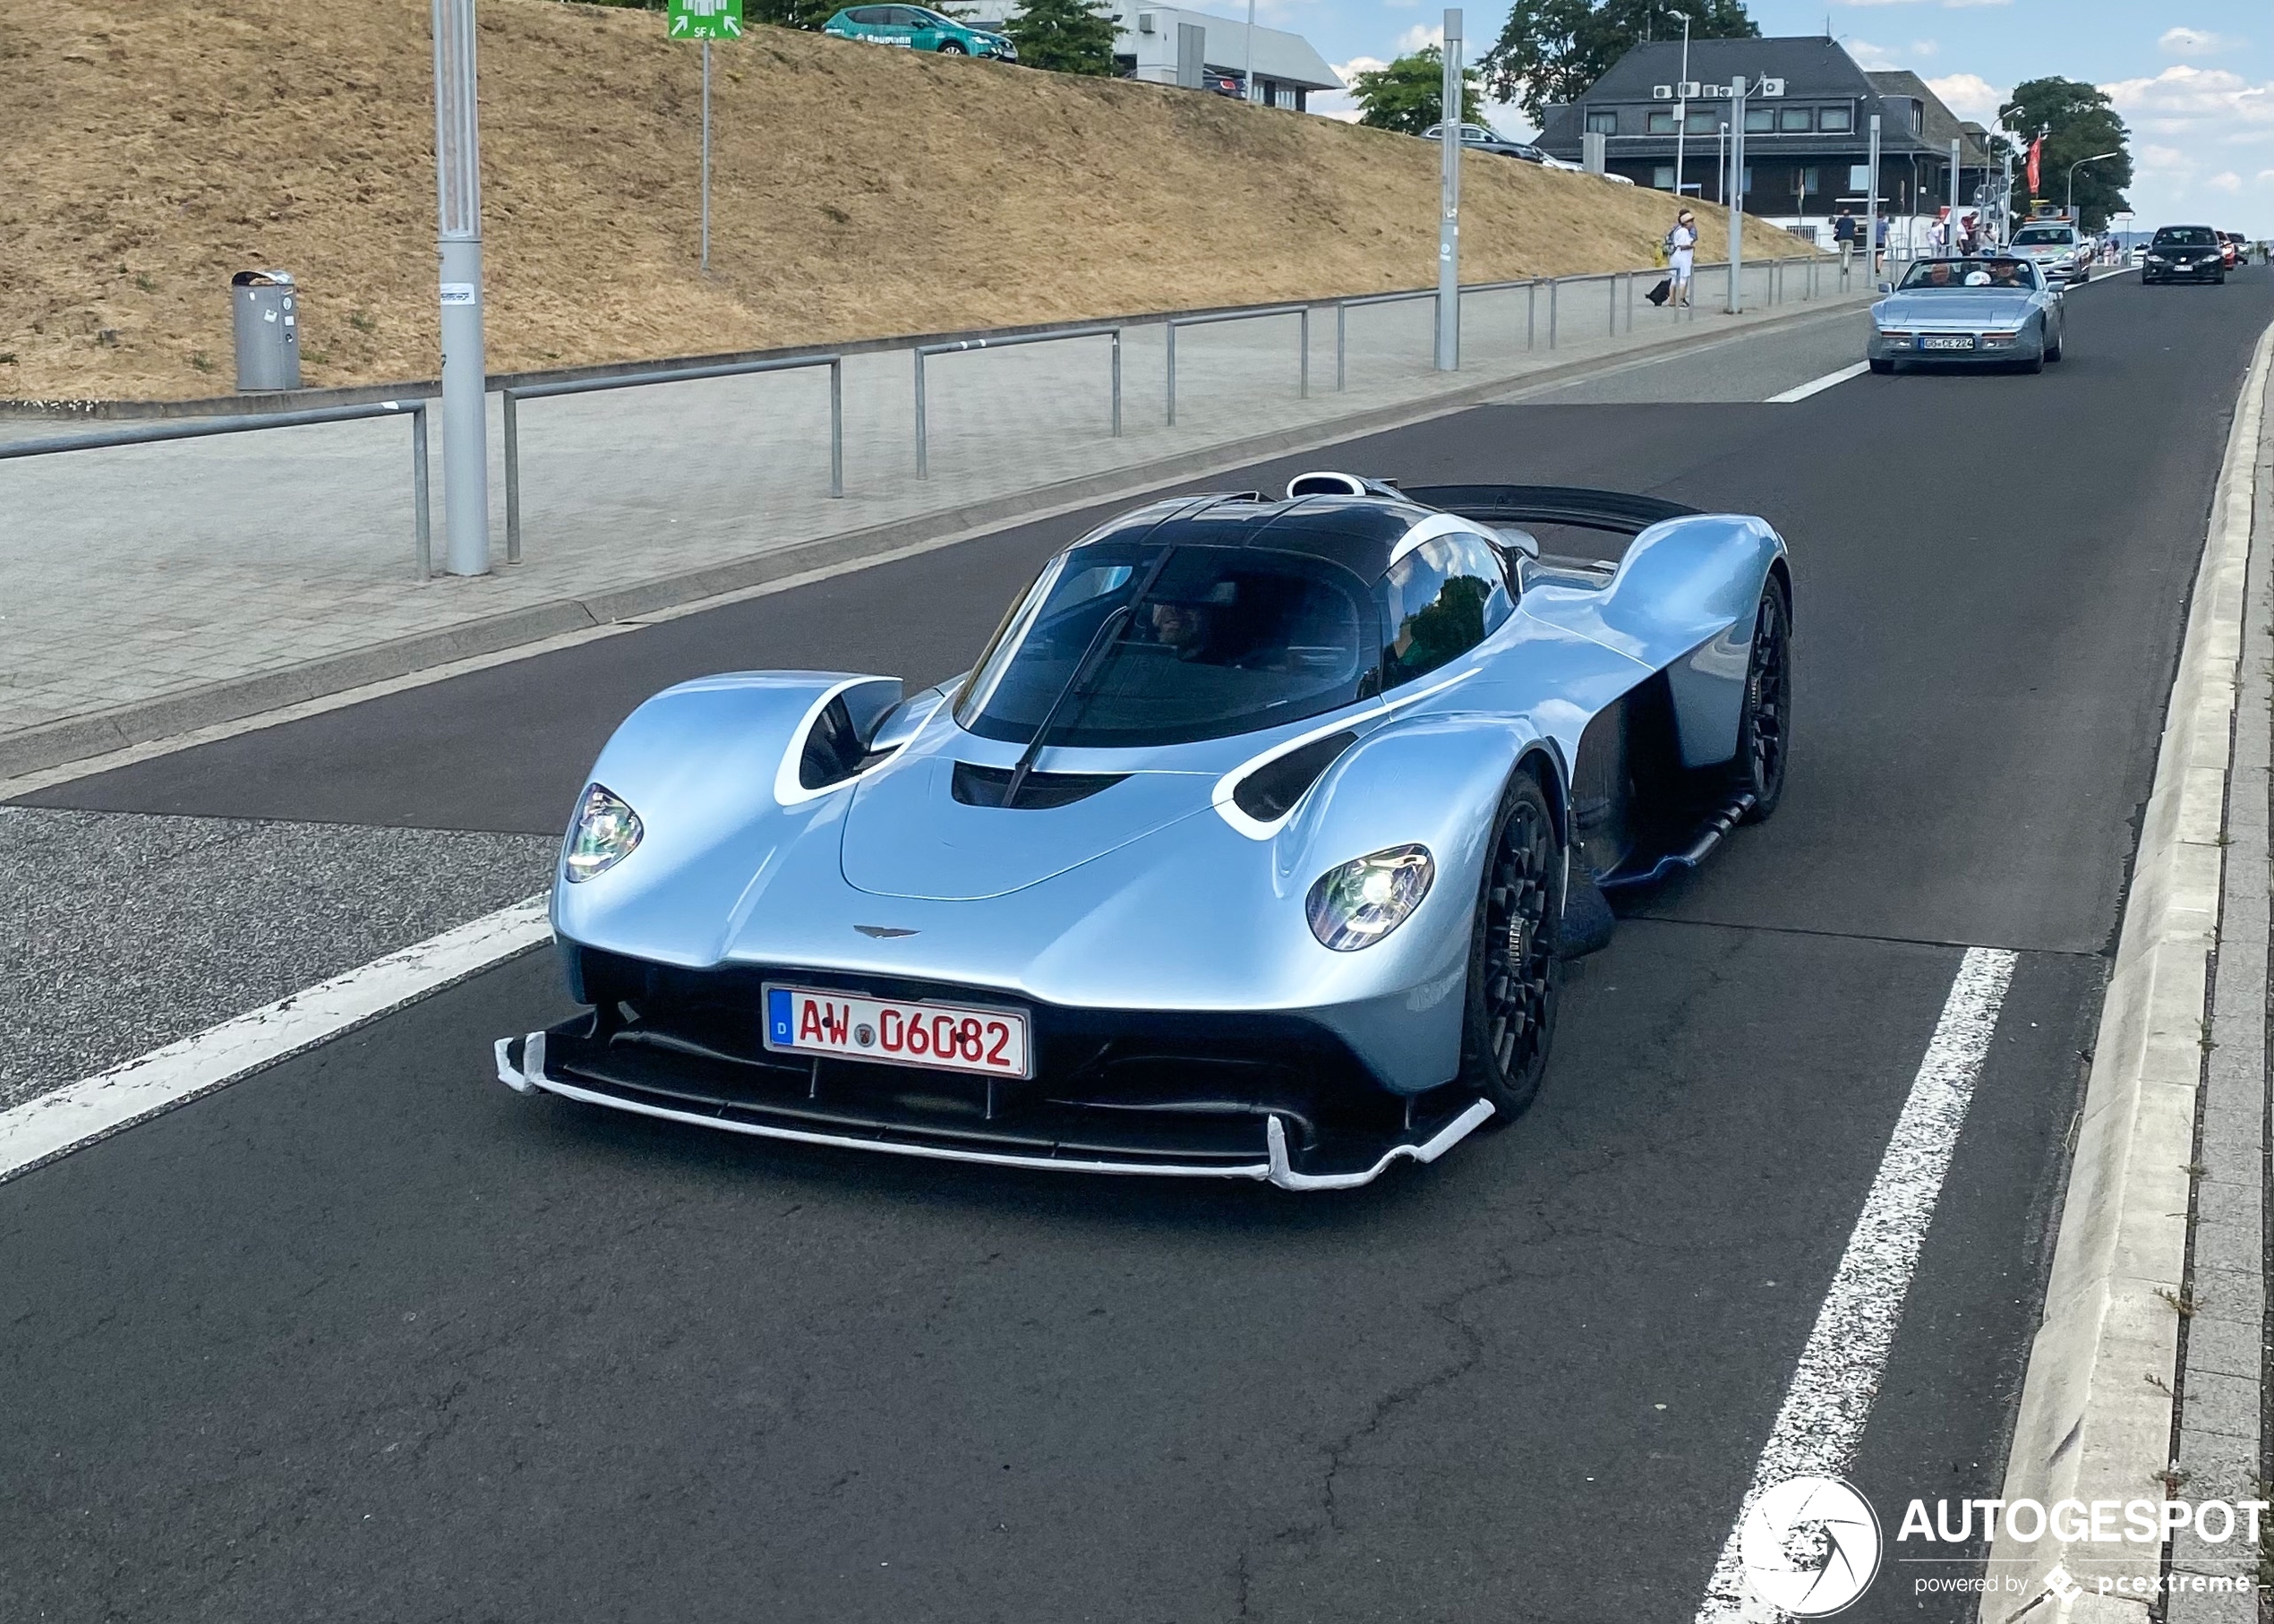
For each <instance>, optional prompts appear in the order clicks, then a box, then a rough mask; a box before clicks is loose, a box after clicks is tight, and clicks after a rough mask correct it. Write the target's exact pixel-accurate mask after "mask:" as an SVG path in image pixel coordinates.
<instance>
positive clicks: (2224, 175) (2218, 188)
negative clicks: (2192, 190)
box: [2203, 169, 2243, 195]
mask: <svg viewBox="0 0 2274 1624" xmlns="http://www.w3.org/2000/svg"><path fill="white" fill-rule="evenodd" d="M2203 184H2204V185H2206V186H2209V187H2210V189H2211V190H2212V191H2213V192H2227V193H2228V194H2229V195H2233V194H2235V193H2237V192H2241V191H2242V189H2243V177H2242V176H2241V175H2237V174H2236V173H2235V172H2234V171H2233V170H2232V169H2223V170H2221V171H2220V172H2219V173H2218V174H2217V175H2212V176H2211V177H2210V179H2209V180H2207V181H2205V182H2204V183H2203Z"/></svg>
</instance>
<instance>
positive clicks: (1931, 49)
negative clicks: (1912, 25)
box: [1911, 39, 1943, 56]
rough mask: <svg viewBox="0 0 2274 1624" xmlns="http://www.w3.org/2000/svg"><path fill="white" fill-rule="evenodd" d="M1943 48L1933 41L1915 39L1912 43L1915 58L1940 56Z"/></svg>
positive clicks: (1912, 53) (1912, 52)
mask: <svg viewBox="0 0 2274 1624" xmlns="http://www.w3.org/2000/svg"><path fill="white" fill-rule="evenodd" d="M1942 48H1943V47H1941V46H1940V45H1938V44H1937V43H1936V42H1935V41H1934V40H1932V39H1914V40H1912V41H1911V55H1912V56H1939V55H1940V54H1941V53H1942Z"/></svg>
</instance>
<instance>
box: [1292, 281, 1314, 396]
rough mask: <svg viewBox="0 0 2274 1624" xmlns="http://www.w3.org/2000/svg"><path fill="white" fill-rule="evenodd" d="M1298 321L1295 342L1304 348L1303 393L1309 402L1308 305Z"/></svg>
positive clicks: (1309, 351) (1309, 335) (1309, 336)
mask: <svg viewBox="0 0 2274 1624" xmlns="http://www.w3.org/2000/svg"><path fill="white" fill-rule="evenodd" d="M1297 321H1298V322H1299V323H1300V326H1299V327H1298V329H1297V337H1296V339H1295V342H1296V343H1297V344H1299V345H1301V346H1303V385H1302V390H1301V393H1302V396H1303V398H1304V399H1305V400H1308V399H1310V398H1311V307H1310V306H1309V305H1308V304H1306V305H1304V307H1303V313H1302V315H1301V316H1299V317H1298V318H1297Z"/></svg>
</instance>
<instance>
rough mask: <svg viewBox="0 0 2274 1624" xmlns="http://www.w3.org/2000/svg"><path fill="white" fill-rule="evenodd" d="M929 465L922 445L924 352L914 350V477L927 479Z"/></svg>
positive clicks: (929, 474) (929, 471) (929, 469)
mask: <svg viewBox="0 0 2274 1624" xmlns="http://www.w3.org/2000/svg"><path fill="white" fill-rule="evenodd" d="M930 476H931V465H930V461H929V459H928V457H927V455H926V451H925V447H924V352H923V350H922V349H921V348H920V347H919V349H918V350H917V352H916V477H917V478H919V479H928V478H929V477H930Z"/></svg>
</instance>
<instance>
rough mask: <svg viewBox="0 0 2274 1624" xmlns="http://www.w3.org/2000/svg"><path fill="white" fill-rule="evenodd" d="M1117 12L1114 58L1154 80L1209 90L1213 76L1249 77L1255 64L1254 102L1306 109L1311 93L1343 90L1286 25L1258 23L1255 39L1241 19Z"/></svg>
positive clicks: (1130, 6) (1160, 10)
mask: <svg viewBox="0 0 2274 1624" xmlns="http://www.w3.org/2000/svg"><path fill="white" fill-rule="evenodd" d="M1121 5H1122V9H1121V10H1119V11H1117V12H1116V13H1114V14H1113V19H1114V29H1115V38H1114V56H1115V58H1116V61H1117V62H1118V63H1119V64H1120V66H1121V71H1122V72H1123V73H1124V74H1126V75H1128V76H1129V77H1130V78H1133V79H1143V80H1148V81H1151V82H1152V83H1154V84H1181V85H1184V86H1187V87H1189V88H1191V89H1193V90H1201V89H1203V88H1206V87H1208V85H1209V82H1210V80H1211V79H1214V80H1217V81H1226V80H1228V81H1232V82H1233V83H1235V84H1237V83H1240V82H1242V81H1243V78H1244V70H1245V69H1246V68H1247V66H1248V64H1250V63H1251V62H1252V64H1253V72H1254V75H1255V89H1254V90H1253V91H1252V93H1251V95H1250V99H1251V100H1254V101H1261V102H1263V103H1264V104H1266V105H1267V106H1270V107H1292V108H1294V109H1295V111H1296V112H1298V113H1300V112H1303V111H1304V110H1305V109H1306V104H1307V102H1308V100H1309V98H1310V95H1311V92H1312V91H1313V90H1341V89H1342V81H1341V80H1339V79H1338V78H1336V77H1335V71H1334V69H1332V68H1331V67H1329V66H1328V65H1327V59H1326V58H1325V57H1323V56H1320V55H1319V53H1318V51H1317V50H1316V49H1314V48H1313V47H1312V44H1311V42H1310V41H1309V40H1308V39H1305V38H1304V37H1303V36H1302V35H1300V34H1290V33H1288V32H1287V31H1286V30H1284V29H1275V28H1262V27H1258V28H1257V29H1255V30H1253V35H1252V38H1251V37H1250V31H1249V29H1248V26H1247V23H1246V21H1244V19H1241V18H1235V17H1218V16H1216V15H1215V14H1213V13H1209V12H1188V11H1181V10H1178V9H1177V8H1175V7H1173V6H1167V5H1149V6H1141V5H1138V4H1136V3H1135V0H1121Z"/></svg>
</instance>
